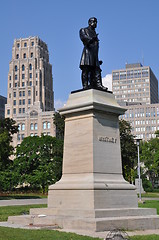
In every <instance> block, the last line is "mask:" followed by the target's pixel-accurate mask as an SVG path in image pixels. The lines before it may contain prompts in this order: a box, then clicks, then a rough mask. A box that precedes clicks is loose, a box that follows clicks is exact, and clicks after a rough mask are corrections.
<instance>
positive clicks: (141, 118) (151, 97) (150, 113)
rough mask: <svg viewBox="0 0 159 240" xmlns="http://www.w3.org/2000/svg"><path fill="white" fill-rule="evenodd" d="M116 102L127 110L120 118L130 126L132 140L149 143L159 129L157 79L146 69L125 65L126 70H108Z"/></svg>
mask: <svg viewBox="0 0 159 240" xmlns="http://www.w3.org/2000/svg"><path fill="white" fill-rule="evenodd" d="M112 88H113V93H114V95H115V98H116V100H117V101H118V103H119V104H120V105H122V106H125V107H126V109H127V111H126V112H125V114H124V115H123V116H121V117H120V118H121V119H124V120H127V121H129V122H130V123H131V126H132V133H133V135H135V136H136V138H141V139H143V140H146V141H147V140H149V139H150V138H153V137H155V131H156V130H159V103H158V80H157V78H156V77H155V75H154V73H153V72H152V70H151V68H150V67H149V66H147V67H145V66H142V65H141V64H140V63H136V64H126V69H121V70H113V71H112Z"/></svg>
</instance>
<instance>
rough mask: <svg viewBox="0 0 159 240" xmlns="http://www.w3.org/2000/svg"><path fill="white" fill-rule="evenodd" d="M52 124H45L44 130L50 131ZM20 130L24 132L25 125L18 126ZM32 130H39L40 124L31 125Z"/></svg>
mask: <svg viewBox="0 0 159 240" xmlns="http://www.w3.org/2000/svg"><path fill="white" fill-rule="evenodd" d="M50 127H51V124H50V122H43V129H50ZM18 130H19V131H24V130H25V124H24V123H22V124H19V125H18ZM30 130H38V124H37V123H31V124H30Z"/></svg>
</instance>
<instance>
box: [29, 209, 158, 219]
mask: <svg viewBox="0 0 159 240" xmlns="http://www.w3.org/2000/svg"><path fill="white" fill-rule="evenodd" d="M30 214H31V215H39V214H40V215H41V214H44V215H47V216H50V215H55V216H72V217H86V218H92V217H95V218H102V217H119V216H146V215H156V214H157V212H156V209H151V208H124V209H123V208H115V209H95V210H81V209H77V210H73V209H67V210H66V209H57V208H33V209H30Z"/></svg>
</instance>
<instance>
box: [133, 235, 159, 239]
mask: <svg viewBox="0 0 159 240" xmlns="http://www.w3.org/2000/svg"><path fill="white" fill-rule="evenodd" d="M130 239H132V240H159V235H155V234H153V235H142V236H133V237H131V238H130Z"/></svg>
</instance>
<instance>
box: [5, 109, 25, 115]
mask: <svg viewBox="0 0 159 240" xmlns="http://www.w3.org/2000/svg"><path fill="white" fill-rule="evenodd" d="M19 113H25V108H19ZM13 114H16V108H13ZM7 115H10V109H7Z"/></svg>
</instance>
